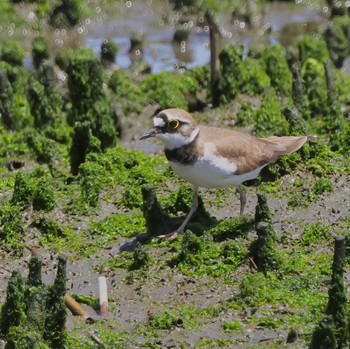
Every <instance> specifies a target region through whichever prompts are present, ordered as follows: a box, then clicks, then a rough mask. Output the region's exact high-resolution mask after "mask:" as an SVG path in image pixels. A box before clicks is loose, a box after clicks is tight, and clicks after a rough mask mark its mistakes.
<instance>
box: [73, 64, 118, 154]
mask: <svg viewBox="0 0 350 349" xmlns="http://www.w3.org/2000/svg"><path fill="white" fill-rule="evenodd" d="M67 74H68V88H69V96H70V101H71V104H72V108H71V109H70V111H69V113H68V121H69V124H70V125H74V124H75V123H76V122H78V121H80V122H84V121H89V122H90V127H91V130H92V134H93V135H94V136H95V137H97V138H98V139H99V140H100V141H101V146H102V148H103V149H106V148H107V147H109V146H112V145H114V144H115V143H116V130H115V126H114V120H113V111H112V108H111V102H110V100H109V97H108V95H107V93H106V91H105V89H104V86H103V71H102V67H101V63H100V62H98V61H97V59H92V58H86V57H73V58H72V59H71V60H70V64H69V65H68V68H67Z"/></svg>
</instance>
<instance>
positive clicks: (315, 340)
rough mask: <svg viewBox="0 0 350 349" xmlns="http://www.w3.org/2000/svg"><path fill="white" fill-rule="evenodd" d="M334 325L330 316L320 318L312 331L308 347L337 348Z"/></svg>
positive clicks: (320, 348)
mask: <svg viewBox="0 0 350 349" xmlns="http://www.w3.org/2000/svg"><path fill="white" fill-rule="evenodd" d="M335 331H336V329H335V325H334V321H333V319H332V317H331V316H327V317H325V318H323V319H322V321H321V322H320V323H319V324H318V326H317V327H316V329H315V330H314V332H313V333H312V339H311V343H310V347H309V349H337V348H338V346H337V339H336V336H335Z"/></svg>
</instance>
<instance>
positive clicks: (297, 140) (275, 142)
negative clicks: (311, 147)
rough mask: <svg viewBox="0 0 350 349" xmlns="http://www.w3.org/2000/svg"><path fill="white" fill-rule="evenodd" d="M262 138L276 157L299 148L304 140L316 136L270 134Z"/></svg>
mask: <svg viewBox="0 0 350 349" xmlns="http://www.w3.org/2000/svg"><path fill="white" fill-rule="evenodd" d="M262 139H263V140H265V141H266V142H267V143H269V145H270V146H271V150H272V152H273V155H274V157H276V158H278V157H280V156H283V155H287V154H290V153H293V152H295V151H297V150H299V149H300V148H301V147H302V146H303V144H304V143H305V142H307V141H312V140H314V139H316V136H313V135H312V136H299V137H297V136H283V137H277V136H271V137H267V138H262Z"/></svg>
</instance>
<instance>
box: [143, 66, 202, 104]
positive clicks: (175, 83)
mask: <svg viewBox="0 0 350 349" xmlns="http://www.w3.org/2000/svg"><path fill="white" fill-rule="evenodd" d="M141 90H142V93H144V94H145V96H146V99H147V101H148V102H149V103H151V104H154V103H157V104H159V107H160V108H161V109H167V108H173V107H174V106H176V107H177V108H182V109H185V110H188V102H187V100H186V98H185V97H184V94H185V93H189V94H191V95H196V91H197V90H198V83H197V81H196V80H195V79H193V78H191V77H190V76H188V75H186V74H176V75H175V74H173V73H170V72H162V73H159V74H154V75H150V76H149V77H147V78H146V79H145V80H144V81H143V82H142V84H141Z"/></svg>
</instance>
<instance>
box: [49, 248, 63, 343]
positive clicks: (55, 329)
mask: <svg viewBox="0 0 350 349" xmlns="http://www.w3.org/2000/svg"><path fill="white" fill-rule="evenodd" d="M66 268H67V258H66V257H65V256H62V255H61V256H59V257H58V266H57V274H56V278H55V281H54V283H53V285H52V286H50V287H49V289H48V294H47V301H46V312H47V317H46V319H45V328H44V334H43V338H44V339H45V340H46V341H47V342H48V343H49V345H50V347H51V348H52V349H61V348H64V347H65V342H66V328H65V325H66V314H67V312H66V304H65V302H64V296H65V294H66V280H67V275H66V274H67V273H66Z"/></svg>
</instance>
